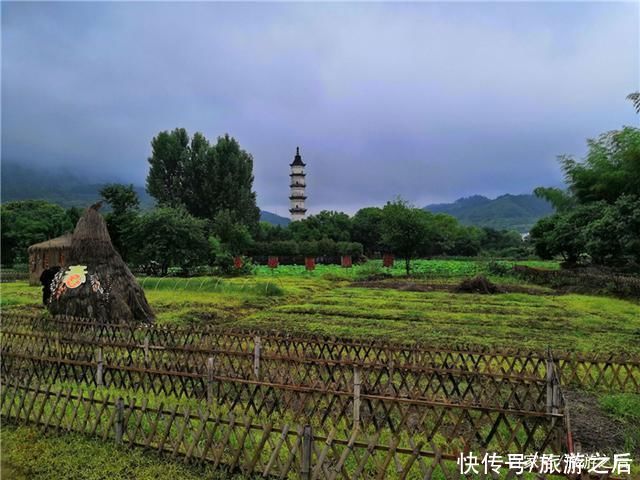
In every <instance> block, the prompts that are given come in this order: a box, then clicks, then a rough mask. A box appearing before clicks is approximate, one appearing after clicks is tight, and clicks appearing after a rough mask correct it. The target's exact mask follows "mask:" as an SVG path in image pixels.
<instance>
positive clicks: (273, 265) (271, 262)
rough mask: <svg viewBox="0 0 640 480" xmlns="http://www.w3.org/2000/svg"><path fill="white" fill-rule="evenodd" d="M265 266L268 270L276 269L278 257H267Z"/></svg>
mask: <svg viewBox="0 0 640 480" xmlns="http://www.w3.org/2000/svg"><path fill="white" fill-rule="evenodd" d="M267 265H269V268H278V257H272V256H269V261H268V262H267Z"/></svg>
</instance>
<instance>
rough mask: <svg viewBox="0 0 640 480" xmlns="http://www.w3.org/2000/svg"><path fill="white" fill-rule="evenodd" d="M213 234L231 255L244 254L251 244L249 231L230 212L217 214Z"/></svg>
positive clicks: (223, 211)
mask: <svg viewBox="0 0 640 480" xmlns="http://www.w3.org/2000/svg"><path fill="white" fill-rule="evenodd" d="M213 234H214V235H215V236H216V238H217V239H218V240H219V241H220V243H221V244H222V246H223V247H224V249H225V250H226V251H227V252H229V253H230V254H232V255H243V254H246V253H247V250H249V249H250V248H251V245H252V243H253V240H252V238H251V234H250V233H249V229H248V228H247V227H246V226H245V225H243V224H242V223H240V222H239V221H238V219H237V218H236V217H235V215H234V212H232V211H230V210H222V211H220V212H218V214H217V215H216V217H215V219H214V222H213Z"/></svg>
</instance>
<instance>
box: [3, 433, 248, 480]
mask: <svg viewBox="0 0 640 480" xmlns="http://www.w3.org/2000/svg"><path fill="white" fill-rule="evenodd" d="M0 441H1V442H2V460H1V463H0V478H3V479H12V480H53V479H56V480H59V479H64V480H134V479H135V480H178V479H179V480H199V479H203V478H207V479H212V480H214V479H230V480H231V479H235V480H240V479H242V478H244V477H241V476H238V475H228V474H225V472H223V471H220V470H219V471H214V470H213V469H211V468H206V467H202V468H199V467H192V466H189V465H185V464H184V463H183V462H182V461H180V460H169V459H166V458H163V457H160V456H159V455H157V454H155V453H149V452H145V451H143V450H141V449H126V448H117V447H116V446H115V445H113V444H108V443H104V442H101V441H100V440H94V439H88V438H86V437H84V436H82V435H75V434H66V435H64V436H62V437H60V436H42V434H41V433H40V432H39V430H38V429H37V428H34V427H30V426H20V427H16V426H12V425H3V426H2V430H0Z"/></svg>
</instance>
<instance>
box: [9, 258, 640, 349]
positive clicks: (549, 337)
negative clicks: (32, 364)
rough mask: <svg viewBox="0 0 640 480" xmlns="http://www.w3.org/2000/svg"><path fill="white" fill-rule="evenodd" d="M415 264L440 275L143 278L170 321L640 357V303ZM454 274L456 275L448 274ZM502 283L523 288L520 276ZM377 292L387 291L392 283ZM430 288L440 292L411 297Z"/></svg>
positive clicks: (476, 265)
mask: <svg viewBox="0 0 640 480" xmlns="http://www.w3.org/2000/svg"><path fill="white" fill-rule="evenodd" d="M416 264H417V267H419V268H420V269H421V270H422V271H423V272H427V271H430V272H440V273H438V274H437V275H435V274H434V276H433V278H430V277H429V276H425V275H420V276H418V277H416V278H413V279H411V280H409V281H408V280H402V282H404V283H400V284H398V282H397V281H396V280H397V279H395V278H392V279H389V282H392V283H394V284H393V285H388V286H391V287H399V288H365V287H363V286H362V285H361V284H359V286H357V287H356V286H353V282H356V281H359V280H362V279H363V278H366V277H367V276H369V275H371V272H373V273H374V274H375V273H376V272H377V271H379V270H381V268H380V267H379V265H376V264H373V265H362V266H359V267H356V268H353V269H341V268H340V267H337V266H322V268H319V269H317V270H316V271H314V272H304V270H303V268H304V267H280V268H278V269H276V270H275V271H271V270H269V269H267V268H266V267H265V268H264V269H263V270H264V271H263V270H259V271H258V272H257V275H253V276H247V277H237V278H230V279H220V278H212V277H196V278H186V279H185V278H149V277H147V278H142V279H141V280H140V281H141V284H142V285H143V287H144V289H145V292H146V294H147V297H148V299H149V302H150V304H151V306H152V307H153V308H154V310H155V311H156V313H157V316H158V320H157V321H158V323H161V324H162V323H166V324H182V325H189V324H215V325H227V326H241V327H260V328H265V329H277V330H282V331H286V332H292V333H296V332H297V333H321V334H328V335H336V336H348V337H367V338H381V339H388V340H394V341H402V342H411V341H420V342H424V343H430V344H433V345H447V346H450V345H452V344H473V345H481V346H495V347H524V348H546V347H547V346H551V347H552V348H554V349H557V350H575V351H582V352H592V351H595V352H603V353H609V352H612V353H619V352H621V351H624V352H628V353H640V305H638V304H637V303H634V302H632V301H627V300H619V299H614V298H610V297H604V296H589V295H557V294H555V293H554V292H553V291H551V290H549V289H545V288H541V287H534V286H529V287H528V288H529V290H530V291H528V293H503V294H496V295H480V294H459V293H453V292H451V291H448V290H446V289H444V290H443V289H441V288H440V287H442V286H446V284H450V285H455V284H456V283H457V282H458V281H459V280H460V278H461V276H464V275H463V274H462V273H460V272H465V275H474V274H476V273H479V272H483V271H486V269H487V263H486V262H474V261H455V260H433V261H420V262H416ZM396 265H398V263H396ZM537 265H538V266H540V265H545V266H547V267H553V266H554V264H551V263H548V262H546V263H542V262H538V263H537ZM447 271H449V272H452V273H451V274H449V275H444V273H443V272H445V273H446V272H447ZM493 279H494V280H495V281H496V282H498V283H501V284H503V285H509V284H519V285H520V286H521V282H519V281H518V280H517V279H515V278H512V277H508V276H507V277H493ZM378 286H385V281H382V282H381V284H379V285H378ZM431 286H435V288H434V290H433V291H410V290H412V287H420V288H422V287H427V288H426V289H427V290H428V288H430V287H431ZM404 287H409V288H408V289H407V288H404ZM0 288H1V292H2V295H1V297H0V298H1V305H2V307H3V308H20V309H22V310H24V309H28V310H32V311H39V310H41V307H40V306H39V302H40V298H41V293H40V292H41V291H40V289H39V288H37V287H29V286H27V285H26V283H24V282H14V283H4V284H2V285H0ZM413 289H414V290H415V288H413ZM409 332H410V333H409Z"/></svg>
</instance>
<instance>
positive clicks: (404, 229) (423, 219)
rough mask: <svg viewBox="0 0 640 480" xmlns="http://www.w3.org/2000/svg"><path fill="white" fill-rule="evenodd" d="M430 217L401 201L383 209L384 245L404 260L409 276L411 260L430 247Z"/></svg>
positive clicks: (389, 203) (388, 204) (387, 205)
mask: <svg viewBox="0 0 640 480" xmlns="http://www.w3.org/2000/svg"><path fill="white" fill-rule="evenodd" d="M428 215H429V214H428V213H427V212H425V211H424V210H421V209H417V208H413V207H411V206H409V205H408V204H407V202H405V201H404V200H401V199H398V200H395V201H393V202H388V203H387V204H386V205H385V206H384V208H383V209H382V223H381V227H382V231H381V232H382V238H381V239H382V243H383V245H384V246H386V247H387V248H389V249H390V251H392V252H393V253H394V254H396V255H398V256H399V257H400V258H403V259H404V261H405V269H406V272H407V275H409V274H410V273H411V260H412V259H414V258H416V257H417V256H419V255H421V254H423V253H424V252H425V251H426V250H427V248H428V247H429V237H430V234H431V231H430V229H429V224H428Z"/></svg>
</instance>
